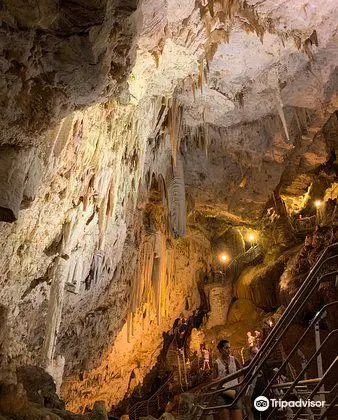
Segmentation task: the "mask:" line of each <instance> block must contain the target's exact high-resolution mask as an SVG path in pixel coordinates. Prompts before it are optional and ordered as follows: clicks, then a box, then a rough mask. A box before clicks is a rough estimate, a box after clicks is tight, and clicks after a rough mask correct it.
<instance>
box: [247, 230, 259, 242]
mask: <svg viewBox="0 0 338 420" xmlns="http://www.w3.org/2000/svg"><path fill="white" fill-rule="evenodd" d="M246 239H247V241H248V242H250V244H251V245H254V244H255V243H257V239H258V235H257V233H256V232H253V231H249V232H248V234H247V236H246Z"/></svg>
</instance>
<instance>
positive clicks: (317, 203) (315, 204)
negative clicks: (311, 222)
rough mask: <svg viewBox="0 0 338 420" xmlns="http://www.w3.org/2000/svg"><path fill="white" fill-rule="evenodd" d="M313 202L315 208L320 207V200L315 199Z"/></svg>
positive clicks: (321, 203)
mask: <svg viewBox="0 0 338 420" xmlns="http://www.w3.org/2000/svg"><path fill="white" fill-rule="evenodd" d="M313 204H314V206H315V207H316V209H319V208H320V207H322V205H323V202H322V200H319V199H317V200H315V201H314V202H313Z"/></svg>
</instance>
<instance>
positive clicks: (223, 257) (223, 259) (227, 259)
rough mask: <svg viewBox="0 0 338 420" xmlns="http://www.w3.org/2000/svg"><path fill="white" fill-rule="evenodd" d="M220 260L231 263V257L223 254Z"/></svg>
mask: <svg viewBox="0 0 338 420" xmlns="http://www.w3.org/2000/svg"><path fill="white" fill-rule="evenodd" d="M219 259H220V260H221V262H222V263H226V262H228V261H229V256H228V255H226V254H221V255H220V257H219Z"/></svg>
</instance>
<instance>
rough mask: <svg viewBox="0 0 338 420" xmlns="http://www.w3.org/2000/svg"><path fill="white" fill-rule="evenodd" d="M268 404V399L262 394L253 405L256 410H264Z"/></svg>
mask: <svg viewBox="0 0 338 420" xmlns="http://www.w3.org/2000/svg"><path fill="white" fill-rule="evenodd" d="M269 406H270V401H269V400H268V399H267V398H266V397H263V395H260V396H259V397H257V398H256V399H255V401H254V407H255V409H256V410H257V411H266V410H267V409H268V408H269Z"/></svg>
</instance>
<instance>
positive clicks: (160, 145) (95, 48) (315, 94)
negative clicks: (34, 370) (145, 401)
mask: <svg viewBox="0 0 338 420" xmlns="http://www.w3.org/2000/svg"><path fill="white" fill-rule="evenodd" d="M3 3H4V5H3V7H2V8H1V10H0V17H1V22H2V23H1V27H0V48H1V52H2V54H1V60H0V73H1V76H2V78H1V82H0V93H1V101H0V109H1V111H2V115H3V118H2V119H1V122H0V145H1V147H0V217H1V220H2V222H0V232H1V235H0V244H1V249H2V252H1V255H0V267H1V269H0V287H1V294H0V304H1V305H3V306H1V308H2V309H1V313H3V314H6V317H5V315H4V316H3V318H4V319H5V318H6V323H5V321H2V320H1V322H3V324H6V329H5V330H4V331H5V334H6V338H5V339H4V338H3V337H1V340H0V345H1V346H4V344H3V343H4V342H5V343H6V344H5V346H6V356H5V357H3V358H2V359H1V364H2V365H1V370H0V379H2V380H5V381H15V380H16V379H15V370H16V368H17V367H18V366H20V365H22V364H32V363H33V364H38V365H41V366H43V367H44V368H46V369H47V370H48V371H49V372H50V373H52V374H53V376H54V378H55V379H56V380H57V386H58V388H60V386H61V382H62V380H63V385H62V388H61V390H62V395H63V397H64V398H65V399H66V401H67V402H68V405H69V407H70V408H72V409H73V410H76V411H81V410H82V409H84V407H85V406H86V405H92V404H93V403H94V401H95V400H97V399H104V400H106V401H107V402H108V403H109V404H111V403H115V402H117V401H118V400H119V399H121V398H122V397H123V396H124V394H125V393H126V392H127V390H128V382H129V378H130V375H131V372H132V370H134V371H135V374H136V381H134V383H133V384H132V387H134V386H135V384H136V383H138V382H141V381H142V378H143V377H144V375H146V373H147V372H148V370H149V369H150V367H151V365H152V364H153V363H154V362H155V360H156V357H157V355H158V352H159V348H160V346H161V340H162V333H163V332H164V331H167V330H168V329H170V327H171V325H172V323H173V320H174V319H175V318H176V317H177V316H178V315H179V314H180V313H181V312H182V311H183V312H184V311H187V312H191V311H192V310H193V309H194V308H196V307H197V306H198V304H199V296H198V293H197V285H196V281H197V279H198V278H197V277H198V276H197V274H196V273H197V272H199V271H200V270H204V269H205V266H206V265H207V263H208V259H211V257H210V252H211V248H210V243H211V242H212V240H213V239H214V238H213V235H214V233H215V232H214V231H213V228H211V224H212V222H211V220H212V219H217V220H218V223H219V224H220V225H221V226H223V227H224V228H228V227H229V226H238V225H243V224H244V225H246V226H253V227H255V228H258V227H259V228H262V229H263V228H264V229H265V227H266V226H265V225H264V223H266V224H267V225H268V228H267V233H268V234H270V235H271V236H273V239H274V243H273V244H274V245H276V246H279V245H280V244H283V245H285V244H288V243H290V241H293V240H294V238H293V237H292V235H290V232H291V230H290V225H289V224H287V223H286V222H285V221H288V217H287V211H290V213H291V210H292V202H295V201H297V200H298V201H299V202H300V201H302V200H303V197H304V196H305V195H306V194H307V192H308V190H309V188H311V187H312V186H313V185H314V183H315V180H316V178H317V177H318V174H319V172H318V171H320V170H321V167H322V166H323V165H324V166H325V163H326V162H327V161H328V160H329V159H331V158H332V156H333V155H332V153H333V149H335V148H336V147H337V141H336V137H337V136H336V133H337V118H336V113H335V109H336V106H337V91H336V87H337V84H336V83H335V81H336V79H337V70H336V62H337V60H336V59H337V48H336V40H337V35H336V34H335V32H334V24H333V22H334V21H335V16H336V14H337V5H336V4H335V2H332V1H329V0H327V1H325V2H323V4H322V5H318V4H316V2H311V7H310V8H309V10H307V6H306V4H305V3H306V2H304V1H300V2H297V4H296V5H294V4H293V2H292V0H290V1H288V2H285V4H284V5H278V6H276V7H271V5H270V6H269V5H264V4H261V3H260V2H256V1H250V2H242V1H233V2H216V1H215V2H201V3H199V2H194V1H192V0H185V1H182V2H181V1H177V0H170V1H168V2H163V1H150V0H149V1H148V0H145V1H143V2H140V3H139V4H137V2H136V1H127V2H120V1H114V0H110V1H109V0H108V1H102V2H98V1H94V0H88V1H76V2H72V3H71V4H68V3H67V4H62V5H58V2H54V1H53V0H51V1H48V2H43V1H38V2H36V6H37V7H31V6H30V4H26V3H25V4H23V3H22V2H21V1H19V0H16V1H14V2H13V1H5V2H3ZM211 3H212V4H214V9H213V8H212V6H211ZM225 3H227V4H225ZM323 127H324V129H323ZM330 176H331V175H330ZM334 179H335V175H333V176H331V177H327V178H326V180H327V182H326V181H325V182H326V184H327V185H325V188H330V191H331V193H332V196H333V199H336V196H335V195H334V194H335V193H334V191H335V190H334ZM154 180H155V183H156V184H157V186H156V188H155V189H154V188H153V183H154ZM154 190H156V191H154ZM329 193H330V192H328V193H327V194H329ZM154 194H155V195H156V200H155V201H154V200H153V195H154ZM282 198H283V200H284V201H285V203H286V204H285V205H284V204H283V201H282ZM327 200H329V198H328V199H327ZM277 201H278V202H277ZM288 203H291V204H290V206H289V204H288ZM288 206H289V207H288ZM285 207H286V209H285ZM271 209H273V210H271ZM149 214H150V215H151V217H150V216H149ZM148 216H149V217H150V219H152V218H154V221H153V222H151V223H149V220H146V219H148V218H149V217H148ZM262 216H263V217H262ZM201 220H204V221H203V223H202V222H201ZM205 220H207V222H205ZM262 220H263V222H262V224H260V222H261V221H262ZM271 220H272V222H273V223H271ZM8 222H11V223H8ZM274 223H275V224H276V225H275V224H274ZM278 223H279V225H278ZM279 228H281V230H282V235H279V234H278V232H279ZM222 233H224V229H223V230H221V231H220V232H218V234H222ZM216 236H217V235H216ZM182 237H184V238H182ZM269 245H271V243H265V249H266V248H268V246H269ZM262 270H264V267H262ZM277 271H278V270H277ZM258 277H259V276H258ZM258 277H257V278H258ZM257 278H256V280H257ZM244 280H245V279H244ZM244 280H243V282H244ZM257 281H258V280H257ZM236 293H237V295H238V297H239V298H240V299H243V300H244V303H243V306H244V307H245V308H246V309H247V314H249V315H248V316H251V315H250V314H252V313H253V318H254V320H255V321H256V312H255V311H254V310H253V309H252V307H251V306H250V305H249V304H248V305H249V306H250V307H249V306H248V305H246V304H247V302H246V301H245V299H246V300H248V299H247V298H248V297H249V296H250V297H252V293H251V292H250V291H248V290H244V291H243V290H242V289H241V287H240V285H238V289H237V291H236ZM273 293H274V290H273ZM253 295H254V301H255V303H257V305H258V306H260V305H262V306H264V305H265V304H267V305H272V304H274V303H275V302H272V303H271V301H270V300H269V299H268V302H266V301H264V302H262V297H261V295H260V292H259V293H258V294H255V293H254V292H253ZM187 299H188V306H189V309H187V310H186V309H185V308H186V306H187ZM228 300H229V296H228ZM272 300H274V299H272ZM235 309H236V308H235ZM237 312H238V311H237ZM237 312H236V310H234V311H233V313H231V312H230V313H229V316H230V319H232V320H233V321H234V322H233V324H234V325H235V324H236V322H241V323H242V324H243V323H245V316H244V315H243V314H242V313H240V314H239V315H238V313H237ZM244 313H245V311H244ZM1 316H2V315H1ZM235 321H236V322H235ZM1 325H2V324H1ZM233 328H234V331H235V329H236V327H233ZM243 328H244V327H243ZM220 334H221V332H220ZM107 366H108V367H107ZM103 383H105V385H104V386H103V385H102V384H103Z"/></svg>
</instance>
